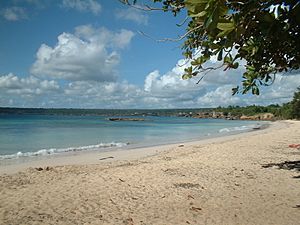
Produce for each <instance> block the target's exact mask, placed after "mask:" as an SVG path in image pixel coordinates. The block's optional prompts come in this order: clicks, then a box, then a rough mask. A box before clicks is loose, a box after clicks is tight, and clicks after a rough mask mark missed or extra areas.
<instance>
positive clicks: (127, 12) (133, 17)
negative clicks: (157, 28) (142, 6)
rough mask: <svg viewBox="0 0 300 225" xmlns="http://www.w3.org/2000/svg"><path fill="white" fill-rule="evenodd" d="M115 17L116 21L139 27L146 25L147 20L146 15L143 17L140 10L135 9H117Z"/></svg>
mask: <svg viewBox="0 0 300 225" xmlns="http://www.w3.org/2000/svg"><path fill="white" fill-rule="evenodd" d="M115 16H116V18H117V19H124V20H129V21H133V22H135V23H137V24H139V25H141V24H143V25H147V24H148V20H149V17H148V15H145V14H144V13H143V12H142V11H141V10H138V9H135V8H127V9H118V10H116V13H115Z"/></svg>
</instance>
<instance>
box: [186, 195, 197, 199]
mask: <svg viewBox="0 0 300 225" xmlns="http://www.w3.org/2000/svg"><path fill="white" fill-rule="evenodd" d="M187 197H188V199H195V198H194V197H193V196H191V195H188V196H187Z"/></svg>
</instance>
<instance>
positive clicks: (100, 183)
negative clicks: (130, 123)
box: [0, 121, 300, 225]
mask: <svg viewBox="0 0 300 225" xmlns="http://www.w3.org/2000/svg"><path fill="white" fill-rule="evenodd" d="M292 143H296V144H297V143H300V122H296V121H285V122H276V123H275V124H274V126H272V127H271V128H268V129H266V130H261V131H257V132H251V133H244V134H239V135H236V136H230V137H223V138H217V139H211V140H206V141H200V142H191V143H185V144H184V146H183V147H179V145H178V144H177V145H166V146H158V147H151V148H145V149H136V150H130V151H119V152H109V153H108V152H107V153H101V154H100V153H95V152H94V153H90V154H79V155H74V156H68V157H67V156H65V157H54V158H51V159H47V160H40V161H34V162H28V163H23V164H21V165H19V166H16V165H7V166H2V167H0V169H1V173H2V176H0V224H114V225H118V224H170V225H175V224H229V225H230V224H243V225H244V224H264V225H266V224H293V225H296V224H300V208H299V205H300V178H294V177H297V176H299V175H300V172H299V170H298V171H297V170H287V169H282V170H279V169H278V168H277V167H270V168H263V167H262V165H265V164H269V163H282V162H285V161H296V160H298V161H299V160H300V150H298V149H292V148H289V147H288V145H289V144H292ZM157 152H158V154H155V153H157ZM110 156H113V157H114V158H113V159H108V160H101V161H100V160H99V159H100V158H103V157H110ZM71 164H73V165H71ZM29 166H32V167H43V168H46V167H47V166H50V167H49V168H48V169H47V170H46V169H43V170H42V171H38V170H36V169H34V168H29V169H26V170H24V168H27V167H29ZM285 167H286V168H288V165H286V166H285ZM20 170H22V171H21V172H18V173H15V174H12V173H13V172H16V171H20ZM3 173H10V175H4V174H3Z"/></svg>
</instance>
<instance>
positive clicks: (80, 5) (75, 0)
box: [62, 0, 101, 15]
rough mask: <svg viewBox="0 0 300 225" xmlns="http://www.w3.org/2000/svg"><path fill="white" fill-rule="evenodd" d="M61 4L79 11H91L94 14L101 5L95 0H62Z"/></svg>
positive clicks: (99, 9)
mask: <svg viewBox="0 0 300 225" xmlns="http://www.w3.org/2000/svg"><path fill="white" fill-rule="evenodd" d="M62 6H63V7H64V8H70V9H75V10H78V11H79V12H92V13H93V14H94V15H97V14H99V13H100V11H101V5H100V4H99V3H98V2H97V1H96V0H63V2H62Z"/></svg>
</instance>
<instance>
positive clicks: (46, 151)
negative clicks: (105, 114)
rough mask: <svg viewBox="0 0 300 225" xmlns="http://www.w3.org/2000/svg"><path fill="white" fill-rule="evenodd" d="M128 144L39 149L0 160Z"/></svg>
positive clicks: (116, 143)
mask: <svg viewBox="0 0 300 225" xmlns="http://www.w3.org/2000/svg"><path fill="white" fill-rule="evenodd" d="M128 144H129V143H118V142H111V143H100V144H96V145H87V146H79V147H69V148H49V149H41V150H38V151H35V152H17V153H15V154H10V155H0V160H4V159H16V158H23V157H34V156H45V155H53V154H58V153H64V152H78V151H87V150H97V149H99V148H113V147H124V146H126V145H128Z"/></svg>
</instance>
